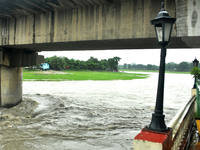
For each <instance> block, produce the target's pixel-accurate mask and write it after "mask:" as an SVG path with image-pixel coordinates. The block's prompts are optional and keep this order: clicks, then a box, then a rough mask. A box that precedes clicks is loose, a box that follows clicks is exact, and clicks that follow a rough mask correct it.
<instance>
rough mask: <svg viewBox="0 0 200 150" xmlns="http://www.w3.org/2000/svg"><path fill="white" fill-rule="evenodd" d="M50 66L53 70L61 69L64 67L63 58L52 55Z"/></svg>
mask: <svg viewBox="0 0 200 150" xmlns="http://www.w3.org/2000/svg"><path fill="white" fill-rule="evenodd" d="M49 65H50V68H51V69H55V70H61V69H64V68H65V60H64V58H62V57H57V56H53V57H51V58H50V62H49Z"/></svg>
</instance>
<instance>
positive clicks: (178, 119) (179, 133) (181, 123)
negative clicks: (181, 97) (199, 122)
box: [168, 96, 196, 150]
mask: <svg viewBox="0 0 200 150" xmlns="http://www.w3.org/2000/svg"><path fill="white" fill-rule="evenodd" d="M195 100H196V96H193V97H192V98H191V99H190V100H189V102H188V103H187V104H186V105H185V107H184V108H182V109H180V110H179V111H178V113H177V114H176V116H174V118H173V119H172V121H171V122H170V123H169V124H168V127H171V128H172V129H173V132H172V142H173V146H172V150H179V149H182V148H181V147H183V145H184V146H185V145H186V144H185V143H186V141H187V139H188V136H189V135H188V132H190V129H189V128H190V127H191V126H192V124H193V122H194V115H195V111H194V105H195Z"/></svg>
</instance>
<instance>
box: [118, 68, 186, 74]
mask: <svg viewBox="0 0 200 150" xmlns="http://www.w3.org/2000/svg"><path fill="white" fill-rule="evenodd" d="M119 71H128V72H159V70H129V69H120V70H119ZM165 73H175V74H190V72H179V71H165Z"/></svg>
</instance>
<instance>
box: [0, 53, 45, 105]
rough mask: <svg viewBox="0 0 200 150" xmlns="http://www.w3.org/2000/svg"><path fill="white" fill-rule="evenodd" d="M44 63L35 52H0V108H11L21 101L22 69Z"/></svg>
mask: <svg viewBox="0 0 200 150" xmlns="http://www.w3.org/2000/svg"><path fill="white" fill-rule="evenodd" d="M42 62H44V57H43V56H39V55H38V54H37V53H35V52H24V51H15V50H2V51H0V106H1V107H12V106H15V105H17V104H18V103H20V102H21V100H22V81H23V69H22V67H28V66H33V65H37V64H40V63H42Z"/></svg>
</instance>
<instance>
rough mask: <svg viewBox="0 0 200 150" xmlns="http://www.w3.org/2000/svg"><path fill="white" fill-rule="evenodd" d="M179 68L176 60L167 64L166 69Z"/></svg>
mask: <svg viewBox="0 0 200 150" xmlns="http://www.w3.org/2000/svg"><path fill="white" fill-rule="evenodd" d="M176 68H177V64H176V63H174V62H169V63H167V64H166V70H168V71H174V70H175V69H176Z"/></svg>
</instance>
